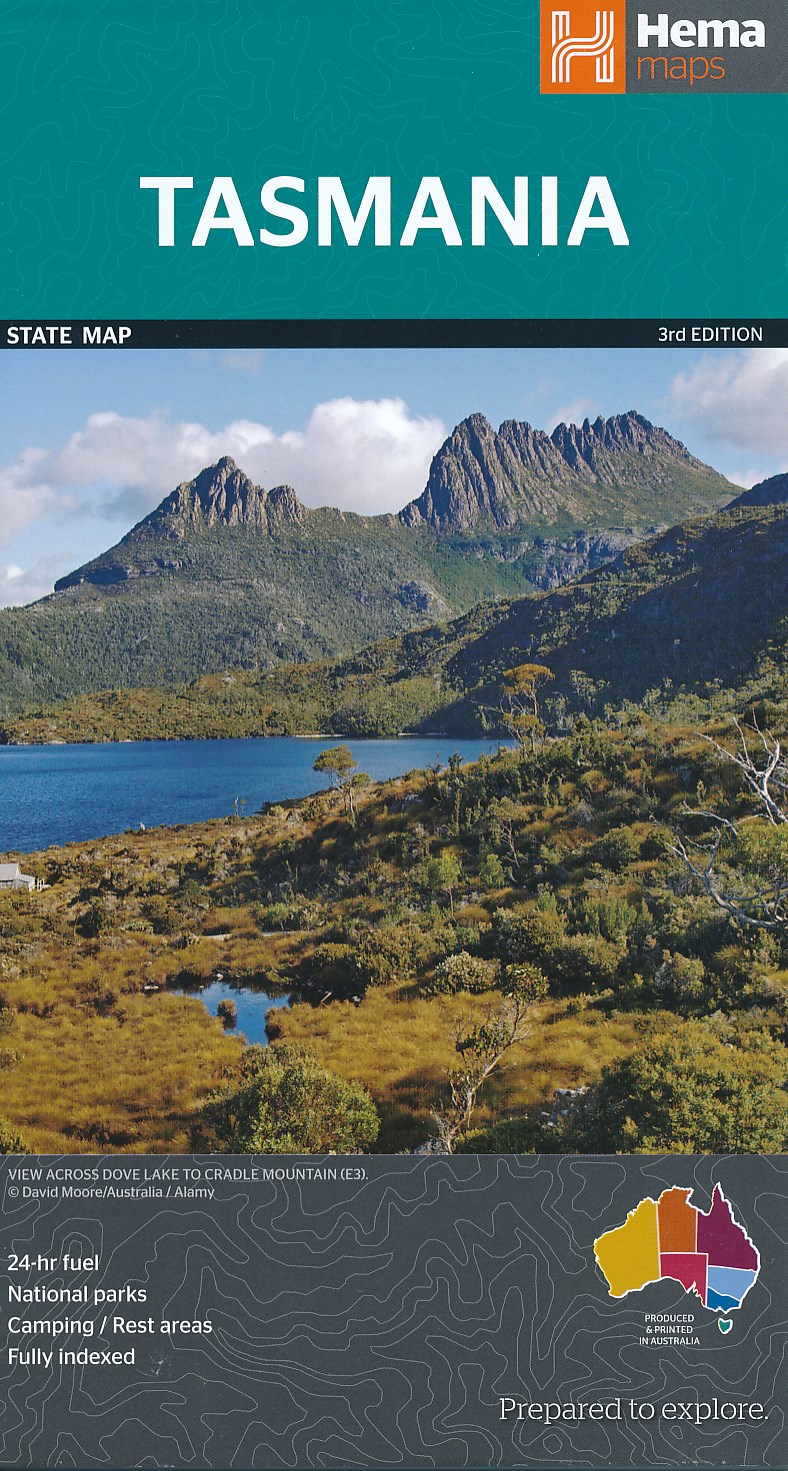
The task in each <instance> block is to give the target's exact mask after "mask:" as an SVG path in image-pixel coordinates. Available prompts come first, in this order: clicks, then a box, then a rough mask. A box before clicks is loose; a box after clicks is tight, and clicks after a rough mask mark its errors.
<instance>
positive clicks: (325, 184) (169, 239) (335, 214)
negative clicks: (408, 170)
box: [140, 174, 629, 249]
mask: <svg viewBox="0 0 788 1471" xmlns="http://www.w3.org/2000/svg"><path fill="white" fill-rule="evenodd" d="M140 189H150V190H152V191H154V192H155V194H156V196H157V199H158V243H159V245H161V246H173V245H175V243H176V238H177V240H178V243H179V244H182V243H183V242H184V241H185V240H187V239H188V237H189V235H191V244H192V245H194V246H204V245H207V243H208V240H209V238H210V236H211V235H212V234H213V233H214V231H217V230H225V231H230V232H231V233H232V234H233V235H234V236H235V242H236V244H237V245H239V246H247V247H248V246H254V245H255V244H257V243H258V241H259V243H260V244H261V245H270V246H272V247H274V248H278V249H286V248H287V247H290V246H294V245H301V244H302V242H303V241H304V240H306V239H307V237H308V236H309V234H310V231H311V230H312V227H313V224H315V223H316V226H317V243H318V245H319V246H331V245H334V244H335V242H337V241H338V240H339V239H340V238H342V239H344V241H345V242H346V244H347V245H351V246H353V245H359V244H360V242H361V240H362V237H364V236H365V234H366V236H367V239H371V241H372V242H373V243H374V245H376V246H390V245H392V244H398V245H401V246H405V247H407V246H411V245H415V244H416V241H417V240H418V238H419V236H420V235H421V234H422V232H424V231H438V232H439V233H440V234H441V235H442V236H443V241H444V244H446V245H448V246H458V245H462V244H463V243H465V242H464V241H463V236H462V233H461V230H460V227H459V225H458V223H457V212H458V211H459V208H460V205H462V207H463V208H464V209H467V205H468V198H467V196H466V198H465V199H464V200H463V201H458V200H457V199H455V200H454V201H453V202H452V201H450V199H449V196H448V194H447V192H446V189H445V188H444V186H443V182H442V180H441V179H440V178H439V177H438V176H437V175H429V176H427V177H425V178H423V179H421V180H420V182H419V185H418V188H417V189H416V191H415V194H414V195H413V196H412V198H411V197H410V195H409V196H408V199H407V200H405V201H404V204H403V202H402V201H397V205H398V208H399V209H401V218H400V217H399V216H398V217H397V220H398V222H397V225H396V229H395V227H394V222H393V214H392V188H391V178H390V177H389V176H388V175H380V176H374V177H372V178H370V179H368V180H367V184H366V187H365V189H364V193H363V195H362V197H361V200H360V203H359V204H358V206H357V208H356V210H355V212H354V210H353V208H352V206H351V204H350V202H349V201H348V197H347V194H346V192H345V187H344V184H343V183H342V180H341V179H340V178H338V177H336V176H335V175H322V176H321V177H319V178H318V179H317V181H316V186H315V195H316V199H315V206H316V207H315V208H314V209H312V210H311V212H310V211H308V210H307V209H304V208H302V203H301V202H298V201H299V200H300V199H301V196H304V195H305V194H306V192H307V182H306V180H305V179H299V178H296V177H295V176H293V175H290V174H280V175H278V176H276V177H275V178H272V179H266V180H265V183H264V184H263V186H262V188H261V190H260V194H259V205H258V204H257V201H255V211H257V210H258V209H262V212H263V216H264V220H265V223H264V224H263V225H262V226H260V228H259V229H257V233H256V234H255V230H253V228H252V224H250V212H249V205H248V203H247V204H244V203H243V202H242V200H241V195H240V194H239V192H238V189H237V188H236V185H235V182H234V180H233V179H232V178H231V177H230V176H229V175H220V176H217V177H216V178H214V179H213V180H212V181H211V184H210V187H209V188H208V191H207V194H205V191H204V190H203V189H198V190H197V191H196V192H197V204H198V207H199V208H200V214H199V218H197V223H196V228H195V227H194V217H195V216H196V209H195V208H194V201H191V200H189V201H187V200H185V199H184V198H183V195H184V194H194V193H195V182H194V179H193V178H189V177H186V176H183V175H178V174H158V175H146V176H143V177H142V178H141V179H140ZM310 192H311V190H310ZM570 192H571V194H572V196H573V197H571V198H569V197H567V191H566V190H559V180H558V178H557V177H556V176H555V175H547V174H545V175H543V176H542V177H540V178H539V179H538V180H530V179H529V178H528V177H527V176H526V175H518V176H517V177H516V178H515V179H514V180H513V181H512V185H511V189H510V190H509V191H508V195H507V196H506V197H505V196H504V194H503V193H501V191H500V190H499V189H498V187H497V185H496V184H494V183H493V181H492V179H491V178H490V177H489V176H488V175H486V174H484V175H475V176H474V177H473V178H472V179H471V180H470V188H469V195H470V243H471V245H486V244H487V234H488V227H489V225H490V223H491V218H493V217H494V220H495V221H496V224H495V227H494V228H495V230H496V233H497V235H498V238H500V235H501V231H502V232H503V235H504V236H506V237H507V238H508V239H509V240H510V241H511V243H512V245H528V244H529V243H530V242H532V241H534V240H536V241H538V243H539V244H540V245H543V246H551V245H559V244H563V243H565V244H566V245H582V244H583V241H584V239H585V236H586V233H587V232H588V231H589V230H591V231H597V230H604V231H606V232H607V235H608V237H609V239H610V241H611V243H612V244H613V245H629V237H628V235H627V232H626V229H625V227H624V221H623V219H622V217H621V213H620V211H619V208H618V205H617V204H616V201H615V198H614V196H613V190H612V188H611V186H610V181H609V180H608V178H607V177H606V176H605V175H604V174H592V175H590V176H589V178H588V179H587V180H586V183H585V185H584V186H583V188H582V190H572V191H570ZM302 202H303V203H307V201H306V200H303V201H302ZM189 203H192V211H190V210H189V208H188V205H189ZM532 216H534V218H533V219H532ZM274 222H276V228H275V229H271V228H270V226H271V225H272V224H273V223H274ZM254 223H255V227H257V220H254ZM466 241H467V230H466Z"/></svg>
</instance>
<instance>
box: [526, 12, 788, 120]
mask: <svg viewBox="0 0 788 1471" xmlns="http://www.w3.org/2000/svg"><path fill="white" fill-rule="evenodd" d="M678 3H679V4H680V6H681V10H680V11H679V9H677V8H676V5H675V4H674V5H673V6H672V7H671V8H666V6H665V0H656V4H655V5H654V6H653V7H652V8H649V9H646V8H645V6H644V4H643V0H603V3H601V4H600V0H541V90H542V92H545V93H552V94H553V95H555V96H569V97H571V96H578V95H594V96H597V97H603V96H608V97H609V96H613V95H615V94H616V93H621V92H663V93H664V92H667V93H671V92H690V91H692V92H694V91H698V90H700V91H706V92H708V91H717V92H782V91H784V90H785V88H786V85H788V68H787V67H786V59H787V58H788V39H786V38H787V37H788V28H786V26H785V24H784V18H782V19H780V18H779V10H780V9H781V7H782V5H783V3H784V0H755V8H754V13H753V10H750V9H749V8H748V9H747V11H746V12H740V13H738V14H730V12H728V11H727V9H726V10H725V12H724V13H723V12H720V11H718V10H717V9H716V6H715V9H714V12H713V13H712V12H711V11H709V13H706V12H705V10H704V13H703V14H694V13H693V14H690V13H689V9H688V4H687V0H678ZM692 3H693V4H698V5H704V3H705V0H692ZM744 3H745V4H747V5H748V6H749V4H750V0H744ZM711 4H712V5H713V4H714V0H711Z"/></svg>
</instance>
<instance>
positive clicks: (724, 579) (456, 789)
mask: <svg viewBox="0 0 788 1471" xmlns="http://www.w3.org/2000/svg"><path fill="white" fill-rule="evenodd" d="M73 365H76V371H73ZM66 366H68V367H69V368H71V369H72V371H71V372H70V373H69V375H68V376H66V375H65V368H66ZM14 367H15V369H16V371H15V373H14V375H13V380H9V384H8V391H7V394H6V397H5V402H4V405H3V407H2V409H1V410H0V418H2V420H3V428H4V434H5V438H6V457H5V464H4V466H2V467H0V506H2V508H3V511H4V525H5V530H4V532H3V539H4V548H3V550H4V554H5V558H6V560H5V561H4V565H2V566H0V591H1V592H2V601H3V604H4V606H2V607H0V743H2V744H1V746H0V848H1V849H2V850H3V851H2V852H0V1067H1V1068H2V1073H3V1099H2V1105H1V1106H0V1115H2V1117H1V1118H0V1150H3V1151H5V1152H14V1151H17V1150H19V1149H20V1148H25V1149H30V1150H35V1151H39V1152H40V1151H48V1152H52V1153H69V1152H86V1151H88V1152H89V1151H90V1150H91V1149H99V1148H111V1149H115V1150H119V1151H126V1152H131V1153H145V1152H148V1153H150V1152H154V1153H156V1152H178V1151H185V1150H187V1149H192V1150H197V1151H204V1150H219V1151H224V1150H227V1151H231V1152H236V1153H238V1152H241V1153H242V1152H247V1151H249V1152H280V1153H288V1152H290V1153H292V1152H306V1153H325V1152H327V1151H331V1150H333V1151H337V1152H353V1151H360V1152H367V1151H370V1150H371V1151H375V1152H384V1153H392V1152H399V1151H407V1152H412V1151H427V1152H444V1153H454V1152H457V1151H466V1152H471V1153H481V1152H494V1153H495V1152H504V1153H506V1152H512V1151H514V1152H539V1153H563V1152H568V1153H610V1152H612V1153H630V1152H644V1153H660V1152H663V1151H672V1152H679V1153H681V1152H689V1153H710V1152H715V1153H722V1154H724V1153H768V1152H780V1151H782V1150H784V1149H785V1147H786V1144H788V1098H787V1097H786V1087H787V1086H788V1067H787V1066H786V1052H785V1040H786V1017H787V1016H788V1011H787V1010H786V997H787V996H788V898H786V895H787V894H788V849H786V835H787V834H788V768H787V767H786V764H785V761H784V757H783V748H784V740H785V730H786V717H787V716H788V690H787V689H786V673H787V670H786V656H785V649H786V619H787V618H788V582H787V581H786V571H785V568H786V552H787V551H788V470H787V469H786V467H787V466H788V441H786V437H785V422H786V420H787V418H788V416H786V413H785V409H786V405H787V404H788V356H787V355H786V354H784V353H780V352H767V351H762V350H758V349H743V350H741V351H733V352H726V353H725V354H714V353H700V352H698V353H694V352H685V351H678V350H675V351H663V350H653V351H652V350H639V351H632V352H624V351H615V352H614V351H605V350H598V349H594V350H585V351H579V350H578V351H571V352H570V351H566V350H561V351H559V350H556V351H547V350H539V351H524V350H523V351H518V350H509V351H503V350H501V351H497V350H496V351H487V352H462V353H452V352H449V351H446V352H444V351H437V350H427V349H425V350H420V351H416V350H412V351H407V352H406V351H404V350H403V351H399V350H391V349H389V350H386V351H380V352H375V351H364V350H358V351H350V350H347V351H342V352H338V351H337V352H333V351H325V352H323V351H312V350H310V351H306V350H305V351H301V352H296V351H272V352H270V353H269V352H266V353H229V352H221V353H219V352H217V353H211V352H192V353H188V352H179V351H166V352H137V353H134V354H117V355H115V356H113V357H111V358H104V357H103V356H102V355H101V354H97V353H90V352H78V353H76V354H74V355H73V356H72V355H69V356H68V358H64V357H63V356H62V355H61V356H58V354H56V353H47V352H43V353H38V352H34V351H31V352H27V353H22V354H20V355H19V356H18V357H16V358H15V360H14ZM625 405H629V407H626V406H625ZM495 424H498V426H499V427H498V428H495V427H494V425H495ZM539 426H540V427H539Z"/></svg>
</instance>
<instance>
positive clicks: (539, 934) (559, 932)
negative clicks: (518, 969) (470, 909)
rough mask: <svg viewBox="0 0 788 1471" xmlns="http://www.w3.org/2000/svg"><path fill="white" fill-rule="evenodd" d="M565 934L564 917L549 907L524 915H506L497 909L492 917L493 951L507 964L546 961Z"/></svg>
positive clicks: (533, 910) (534, 909) (529, 911)
mask: <svg viewBox="0 0 788 1471" xmlns="http://www.w3.org/2000/svg"><path fill="white" fill-rule="evenodd" d="M565 935H566V926H565V921H564V918H563V915H561V914H559V912H558V910H557V909H554V908H551V907H549V906H548V907H540V906H535V907H534V908H533V909H529V910H527V911H526V912H525V913H523V914H508V913H506V912H505V911H504V910H502V909H498V910H496V912H495V914H494V915H493V923H492V936H491V938H492V945H493V950H494V952H495V954H496V955H497V956H498V958H499V959H500V960H502V961H504V962H505V963H506V964H509V965H519V964H521V963H523V962H525V961H536V962H537V963H546V962H549V960H550V959H551V958H552V956H553V955H554V954H555V952H556V951H557V949H558V948H559V946H560V945H561V943H562V942H563V940H564V938H565Z"/></svg>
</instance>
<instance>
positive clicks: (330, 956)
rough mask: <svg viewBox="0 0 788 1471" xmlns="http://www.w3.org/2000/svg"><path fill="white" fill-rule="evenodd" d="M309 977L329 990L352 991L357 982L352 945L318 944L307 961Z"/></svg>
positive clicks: (306, 967)
mask: <svg viewBox="0 0 788 1471" xmlns="http://www.w3.org/2000/svg"><path fill="white" fill-rule="evenodd" d="M305 969H306V973H307V979H308V980H309V981H311V982H313V983H316V984H319V985H321V986H323V987H325V988H326V989H327V990H329V991H350V990H352V988H353V987H354V985H355V984H356V974H355V965H354V951H353V946H352V945H338V944H334V943H330V942H326V943H324V944H322V945H316V946H315V948H314V950H313V951H312V954H311V955H310V956H309V959H308V961H307V962H306V966H305Z"/></svg>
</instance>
